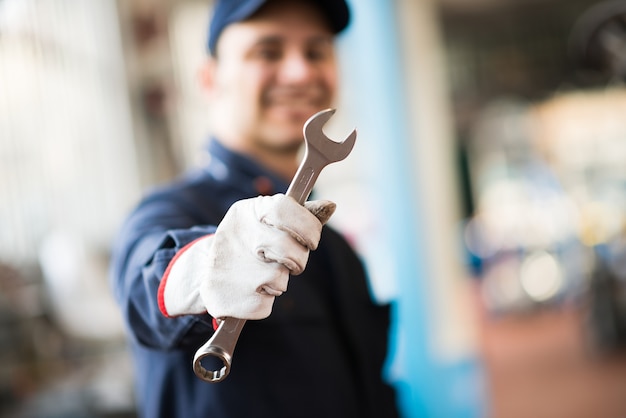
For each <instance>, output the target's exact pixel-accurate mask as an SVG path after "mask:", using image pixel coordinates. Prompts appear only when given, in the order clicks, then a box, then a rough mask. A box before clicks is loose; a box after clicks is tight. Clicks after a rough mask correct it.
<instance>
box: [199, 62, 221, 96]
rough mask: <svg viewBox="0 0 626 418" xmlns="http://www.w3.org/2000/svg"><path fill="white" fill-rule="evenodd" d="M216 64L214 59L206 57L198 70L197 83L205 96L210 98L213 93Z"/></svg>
mask: <svg viewBox="0 0 626 418" xmlns="http://www.w3.org/2000/svg"><path fill="white" fill-rule="evenodd" d="M216 70H217V63H216V62H215V58H213V57H208V58H207V59H205V60H204V62H203V63H202V65H201V66H200V68H199V69H198V74H197V75H198V83H199V84H200V88H201V89H202V91H203V92H204V94H205V95H207V96H209V97H211V96H212V95H213V94H214V92H215V77H216Z"/></svg>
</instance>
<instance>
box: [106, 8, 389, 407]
mask: <svg viewBox="0 0 626 418" xmlns="http://www.w3.org/2000/svg"><path fill="white" fill-rule="evenodd" d="M348 22H349V12H348V8H347V6H346V4H345V3H344V1H324V2H322V1H317V2H312V1H303V0H297V1H296V0H266V1H262V0H254V1H244V0H239V1H235V0H225V1H218V2H217V4H216V5H215V9H214V16H213V19H212V22H211V26H210V29H209V42H208V47H209V52H210V56H209V57H208V60H207V62H206V64H205V66H204V68H203V69H202V72H201V73H202V77H201V79H202V86H203V89H204V90H205V92H206V94H207V96H208V98H209V100H210V101H211V105H212V106H211V115H212V117H213V123H212V126H213V128H214V131H213V133H214V137H213V138H212V141H211V142H210V145H209V152H210V155H211V159H210V163H209V164H208V166H207V167H204V168H203V169H202V170H199V171H197V172H194V173H191V174H189V175H187V176H186V177H184V178H182V179H181V180H179V181H177V182H176V183H174V184H173V185H170V186H168V187H165V188H162V189H160V190H157V191H154V192H153V193H151V194H150V195H149V196H147V197H146V198H144V199H143V201H142V202H141V203H140V205H139V206H138V208H137V209H136V210H135V211H134V212H133V213H132V214H131V216H130V217H129V219H128V220H127V222H126V223H125V225H124V227H123V229H122V232H121V235H120V238H119V242H118V243H117V245H116V248H115V250H114V255H113V263H112V266H113V267H112V273H113V274H112V278H113V285H114V289H115V295H116V298H117V300H118V301H119V303H120V305H121V306H122V310H123V313H124V317H125V319H126V321H127V324H128V329H129V331H130V334H131V336H132V338H131V346H132V350H133V355H134V361H135V365H136V375H137V397H138V405H139V408H140V412H141V414H142V416H145V417H150V418H154V417H168V418H171V417H184V418H192V417H216V418H217V417H255V418H256V417H272V418H276V417H289V418H293V417H315V418H320V417H342V418H345V417H377V418H379V417H383V418H384V417H395V416H397V412H396V407H395V403H394V394H393V391H392V390H391V388H390V387H389V386H387V385H386V384H385V383H384V382H383V379H382V377H381V371H382V366H383V362H384V359H385V356H386V347H387V331H388V325H389V310H388V307H387V306H377V305H375V304H373V303H372V301H371V299H370V295H369V292H368V287H367V283H366V278H365V273H364V271H363V267H362V264H361V262H360V260H359V259H358V257H357V256H356V255H355V253H354V252H353V251H352V249H351V248H350V247H349V246H348V245H347V243H346V242H345V240H344V239H343V238H342V237H341V236H340V235H339V234H338V233H337V232H335V231H333V230H332V229H331V228H328V227H322V224H323V223H324V222H325V221H326V220H327V218H328V216H329V215H330V214H332V211H333V210H334V204H333V203H331V202H327V201H313V202H309V203H308V204H307V206H306V208H305V207H303V206H301V205H299V204H297V203H296V202H295V201H294V200H293V199H291V198H289V197H286V196H284V195H283V194H282V193H284V192H285V191H286V189H287V186H288V184H289V181H290V180H291V178H292V177H293V176H294V174H295V172H296V169H297V166H298V164H299V154H298V151H299V149H300V148H301V146H302V143H303V137H302V127H303V124H304V123H305V121H306V120H307V119H308V118H309V117H310V116H311V115H313V114H314V113H316V112H317V111H319V110H322V109H325V108H328V107H330V106H331V105H332V103H333V100H334V98H335V94H336V92H337V64H336V61H335V51H334V46H333V41H334V37H335V35H336V34H337V33H339V32H340V31H342V30H343V29H344V28H345V27H346V26H347V24H348ZM313 214H315V215H316V216H314V215H313ZM312 250H315V251H312ZM305 266H306V269H305ZM290 275H294V276H296V275H297V277H293V278H290ZM287 285H288V287H289V290H288V291H287ZM229 316H230V317H235V318H243V319H254V321H248V322H247V324H246V326H245V327H244V329H243V331H242V333H241V336H240V338H239V341H238V343H237V347H236V350H235V352H234V361H233V365H232V368H231V371H230V374H229V375H228V377H227V378H226V379H225V380H224V381H222V382H220V383H213V384H212V383H206V382H204V381H202V380H200V379H199V378H197V377H196V376H195V375H194V373H193V370H192V359H193V355H194V353H195V351H196V350H197V349H198V348H199V347H200V346H201V345H202V344H203V343H204V342H205V341H206V340H207V339H208V338H209V337H210V336H211V335H212V333H213V330H214V328H213V318H221V317H229Z"/></svg>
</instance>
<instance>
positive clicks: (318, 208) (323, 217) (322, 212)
mask: <svg viewBox="0 0 626 418" xmlns="http://www.w3.org/2000/svg"><path fill="white" fill-rule="evenodd" d="M304 207H305V208H307V209H308V210H309V212H311V213H312V214H313V215H314V216H315V217H316V218H317V219H318V220H319V221H320V223H321V224H322V225H324V224H325V223H326V222H328V220H329V219H330V217H331V216H332V215H333V213H335V209H336V208H337V205H336V204H335V203H334V202H331V201H330V200H310V201H308V202H305V203H304Z"/></svg>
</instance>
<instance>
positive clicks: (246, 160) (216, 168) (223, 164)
mask: <svg viewBox="0 0 626 418" xmlns="http://www.w3.org/2000/svg"><path fill="white" fill-rule="evenodd" d="M208 152H209V155H210V156H211V158H210V162H209V165H208V166H207V170H208V172H209V174H210V175H211V176H213V177H214V178H216V179H218V180H221V181H227V180H230V181H232V182H234V183H237V184H240V185H248V184H249V185H252V188H253V189H254V191H255V192H256V193H258V194H261V195H271V194H275V193H285V192H286V191H287V188H288V187H289V184H288V183H287V182H285V181H284V180H283V179H282V178H280V177H279V176H278V175H276V174H275V173H273V172H272V171H270V170H268V169H267V168H265V167H264V166H262V165H261V164H259V163H258V162H257V161H255V160H253V159H252V158H250V157H248V156H247V155H244V154H241V153H237V152H235V151H233V150H231V149H229V148H227V147H225V146H224V145H223V144H222V143H221V142H220V141H219V140H218V139H217V138H211V140H210V141H209V144H208Z"/></svg>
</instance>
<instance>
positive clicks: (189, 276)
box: [159, 194, 335, 319]
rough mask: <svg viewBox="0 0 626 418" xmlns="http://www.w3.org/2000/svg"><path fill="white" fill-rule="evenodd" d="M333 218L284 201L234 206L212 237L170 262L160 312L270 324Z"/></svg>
mask: <svg viewBox="0 0 626 418" xmlns="http://www.w3.org/2000/svg"><path fill="white" fill-rule="evenodd" d="M334 210H335V204H334V203H332V202H329V201H312V202H307V203H306V204H305V207H303V206H301V205H299V204H298V203H297V202H296V201H295V200H293V199H292V198H290V197H287V196H285V195H282V194H277V195H274V196H261V197H256V198H252V199H245V200H241V201H238V202H236V203H235V204H234V205H233V206H231V208H230V209H229V210H228V212H227V213H226V215H225V216H224V219H223V220H222V222H221V223H220V224H219V225H218V227H217V230H216V232H215V234H214V235H210V236H207V237H203V238H201V239H199V240H197V241H194V242H193V243H191V244H190V245H189V246H187V247H185V248H184V249H182V250H181V251H180V252H179V253H178V254H177V255H176V257H175V258H174V259H173V260H172V262H171V263H170V266H169V267H168V269H167V271H166V273H165V275H164V277H163V279H162V282H161V286H160V288H159V307H160V308H161V311H162V312H163V313H164V314H165V315H166V316H178V315H183V314H193V313H202V312H205V311H208V312H209V314H211V315H212V316H213V317H214V318H223V317H227V316H230V317H235V318H240V319H263V318H266V317H268V316H269V315H270V313H271V312H272V306H273V304H274V299H275V298H276V296H280V295H281V294H282V293H283V292H285V291H286V290H287V285H288V282H289V275H290V274H292V275H298V274H300V273H302V271H303V270H304V268H305V267H306V263H307V261H308V257H309V251H310V250H315V249H316V248H317V245H318V243H319V239H320V234H321V230H322V225H323V223H325V222H326V221H327V220H328V219H329V218H330V216H331V215H332V213H333V212H334Z"/></svg>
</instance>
